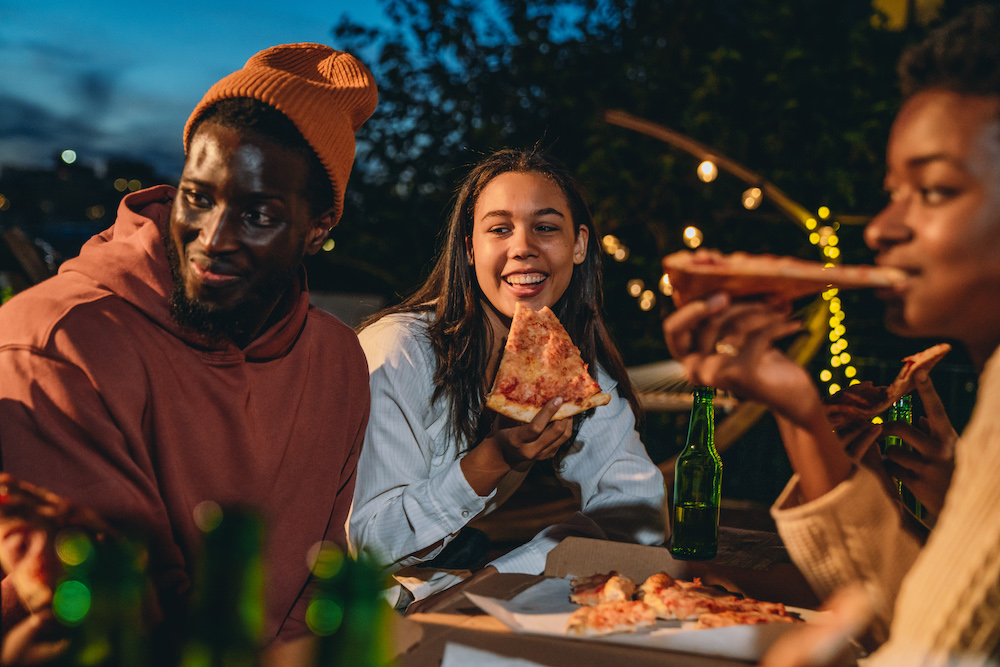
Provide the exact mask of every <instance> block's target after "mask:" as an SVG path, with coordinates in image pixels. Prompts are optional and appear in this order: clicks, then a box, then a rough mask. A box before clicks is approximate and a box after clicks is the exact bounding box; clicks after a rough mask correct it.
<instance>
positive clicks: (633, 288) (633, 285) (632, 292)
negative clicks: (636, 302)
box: [626, 278, 646, 298]
mask: <svg viewBox="0 0 1000 667" xmlns="http://www.w3.org/2000/svg"><path fill="white" fill-rule="evenodd" d="M645 287H646V285H645V283H643V282H642V281H641V280H639V279H638V278H633V279H632V280H630V281H628V284H627V285H626V288H627V289H628V293H629V296H634V297H636V298H638V297H639V295H640V294H642V290H643V289H644V288H645Z"/></svg>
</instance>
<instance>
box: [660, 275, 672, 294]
mask: <svg viewBox="0 0 1000 667" xmlns="http://www.w3.org/2000/svg"><path fill="white" fill-rule="evenodd" d="M660 292H661V293H662V294H663V295H665V296H670V295H671V294H673V293H674V286H673V285H671V284H670V276H668V275H667V274H665V273H664V274H663V277H662V278H660Z"/></svg>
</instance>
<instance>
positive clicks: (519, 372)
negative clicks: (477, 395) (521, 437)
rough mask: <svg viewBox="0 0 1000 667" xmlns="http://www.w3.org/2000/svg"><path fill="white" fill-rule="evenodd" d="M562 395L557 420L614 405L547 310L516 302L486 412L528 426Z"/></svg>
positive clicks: (552, 314)
mask: <svg viewBox="0 0 1000 667" xmlns="http://www.w3.org/2000/svg"><path fill="white" fill-rule="evenodd" d="M556 396H561V397H562V399H563V404H562V405H561V406H559V410H558V411H557V412H556V414H555V416H554V417H553V419H563V418H565V417H569V416H572V415H575V414H577V413H579V412H583V411H585V410H589V409H591V408H594V407H597V406H599V405H605V404H607V403H608V401H610V400H611V396H610V395H609V394H604V393H601V387H600V386H599V385H598V384H597V381H596V380H594V378H592V377H591V376H590V373H588V372H587V364H585V363H584V362H583V359H582V358H580V350H579V349H578V348H577V347H576V345H574V344H573V341H572V340H571V339H570V337H569V334H568V333H566V329H564V328H563V325H562V323H561V322H560V321H559V318H558V317H556V315H555V313H553V312H552V311H551V310H550V309H549V308H548V307H547V306H546V307H544V308H542V309H541V310H537V311H536V310H532V309H531V308H528V307H526V306H522V305H521V304H520V303H518V304H517V305H516V306H515V308H514V318H513V320H512V321H511V324H510V334H509V335H508V336H507V343H506V345H505V346H504V352H503V358H502V359H501V360H500V367H499V368H498V369H497V376H496V379H495V380H494V381H493V389H492V390H491V391H490V393H489V395H488V396H487V397H486V407H488V408H490V409H491V410H494V411H496V412H499V413H500V414H502V415H506V416H508V417H511V418H512V419H516V420H517V421H522V422H530V421H531V420H532V419H533V418H534V416H535V415H536V414H538V411H539V410H541V409H542V406H544V405H545V404H546V403H547V402H548V401H549V400H551V399H553V398H555V397H556Z"/></svg>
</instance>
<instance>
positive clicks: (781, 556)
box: [545, 529, 819, 609]
mask: <svg viewBox="0 0 1000 667" xmlns="http://www.w3.org/2000/svg"><path fill="white" fill-rule="evenodd" d="M721 532H722V534H721V536H720V547H721V545H722V544H724V543H725V541H726V540H727V539H728V540H731V541H732V540H736V541H739V540H741V539H742V540H743V541H744V542H745V543H746V549H745V551H746V553H742V552H741V550H740V549H738V548H737V549H736V550H734V552H733V553H731V554H727V553H725V552H722V551H720V554H719V556H717V557H716V558H714V559H712V560H708V561H684V560H677V559H675V558H673V557H672V556H671V555H670V551H669V549H665V548H663V547H648V546H643V545H639V544H621V543H618V542H608V541H606V540H593V539H587V538H582V537H567V538H566V539H565V540H563V541H562V542H561V543H560V544H559V545H558V546H557V547H556V548H555V549H553V550H552V551H550V552H549V555H548V559H547V560H546V563H545V576H547V577H566V576H569V575H575V576H587V575H591V574H596V573H599V572H610V571H611V570H617V571H618V572H619V573H621V574H624V575H626V576H628V577H631V578H632V579H633V580H635V581H637V582H642V581H643V580H645V579H646V577H648V576H650V575H651V574H656V573H657V572H666V573H667V574H669V575H670V576H672V577H674V578H675V579H693V578H694V577H701V579H702V581H704V582H705V583H706V584H718V585H721V586H724V587H725V588H727V589H729V590H731V591H734V592H738V593H742V594H743V595H746V596H747V597H752V598H756V599H758V600H769V601H771V602H783V603H785V604H786V605H791V606H793V607H803V608H806V609H815V608H816V607H817V606H818V605H819V600H818V599H817V598H816V595H815V593H813V591H812V589H811V588H810V587H809V584H808V583H807V582H806V580H805V577H803V576H802V573H801V572H800V571H799V569H798V568H797V567H795V565H793V564H792V562H791V560H789V559H788V556H787V554H786V553H785V551H784V547H781V546H780V540H779V539H778V537H777V535H773V534H771V533H762V532H760V531H738V530H735V529H728V530H724V531H721ZM772 541H773V542H776V544H775V545H774V546H773V547H772ZM754 549H755V550H757V552H758V553H756V554H754V553H751V552H752V550H754ZM764 550H767V551H772V553H771V554H770V555H766V554H765V555H762V554H761V553H760V552H761V551H764Z"/></svg>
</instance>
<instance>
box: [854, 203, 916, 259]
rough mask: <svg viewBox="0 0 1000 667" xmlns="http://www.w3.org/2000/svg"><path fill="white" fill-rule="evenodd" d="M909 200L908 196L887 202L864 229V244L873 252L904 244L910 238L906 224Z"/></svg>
mask: <svg viewBox="0 0 1000 667" xmlns="http://www.w3.org/2000/svg"><path fill="white" fill-rule="evenodd" d="M910 206H911V200H910V197H908V196H895V197H893V198H892V199H890V200H889V202H888V203H887V204H886V205H885V208H883V209H882V210H881V211H879V212H878V213H877V214H876V215H875V217H874V218H872V219H871V222H869V223H868V225H867V226H866V227H865V233H864V237H865V244H866V245H867V246H868V247H869V248H871V249H872V250H874V251H875V252H881V251H884V250H886V249H888V248H890V247H891V246H894V245H897V244H899V243H905V242H906V241H908V240H909V239H910V237H911V236H912V230H911V227H910V225H909V223H908V218H909V216H910Z"/></svg>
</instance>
